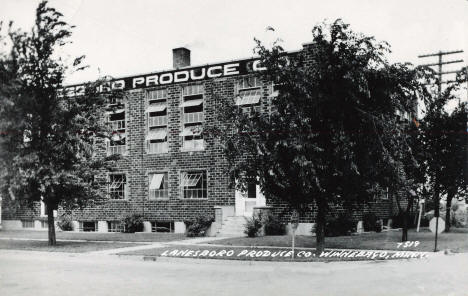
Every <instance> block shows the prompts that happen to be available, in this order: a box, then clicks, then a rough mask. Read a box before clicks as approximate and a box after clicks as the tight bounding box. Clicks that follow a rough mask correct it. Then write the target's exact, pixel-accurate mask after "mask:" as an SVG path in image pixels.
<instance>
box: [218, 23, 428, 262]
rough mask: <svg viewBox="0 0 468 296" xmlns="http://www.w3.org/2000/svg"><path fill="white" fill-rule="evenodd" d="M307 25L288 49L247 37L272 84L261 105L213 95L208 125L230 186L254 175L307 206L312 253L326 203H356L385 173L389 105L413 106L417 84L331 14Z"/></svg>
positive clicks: (275, 192) (389, 155)
mask: <svg viewBox="0 0 468 296" xmlns="http://www.w3.org/2000/svg"><path fill="white" fill-rule="evenodd" d="M312 32H313V42H312V46H311V47H310V48H308V49H307V50H306V51H305V52H303V53H299V54H296V55H287V54H286V53H285V52H284V50H283V48H282V47H281V46H280V45H279V44H278V43H277V42H276V43H274V44H273V46H272V48H271V49H268V48H266V47H265V46H264V45H263V44H262V43H261V42H259V41H257V47H256V52H257V53H258V54H259V56H260V60H261V64H262V65H263V66H264V67H266V70H265V71H264V72H263V78H264V81H272V82H273V83H274V85H275V88H276V89H277V90H278V93H277V96H276V93H274V96H272V97H273V98H272V101H271V103H270V111H271V112H269V113H268V114H266V113H257V112H255V110H253V111H252V112H251V113H246V112H243V108H240V107H237V106H236V105H235V104H234V102H230V104H229V102H220V105H221V106H224V107H221V108H222V112H220V117H221V118H220V120H221V122H225V125H224V126H223V127H222V130H221V131H217V134H219V135H220V136H219V137H220V139H221V143H222V144H223V145H224V147H225V151H226V157H227V161H228V163H229V166H228V167H229V171H230V173H231V175H232V176H233V178H235V179H236V180H237V187H238V188H239V189H242V190H245V188H246V186H247V184H248V183H251V182H255V183H256V184H259V185H260V187H261V189H262V191H263V192H264V193H265V195H266V197H267V199H269V200H270V201H272V200H280V201H283V202H286V203H287V204H288V205H289V206H290V207H291V208H292V209H293V210H294V211H297V212H298V213H299V215H303V214H304V213H306V212H307V211H311V210H312V208H311V207H314V208H315V211H316V219H315V221H316V238H317V252H319V253H320V252H321V251H322V250H323V249H324V240H325V238H324V236H325V224H326V219H327V214H328V211H329V206H330V205H332V204H333V205H336V204H338V205H343V206H344V207H345V208H352V207H355V206H359V205H362V204H363V203H365V202H367V201H369V200H370V199H371V198H373V196H374V195H376V194H379V193H380V192H382V190H383V188H385V186H388V185H389V184H391V180H393V179H395V177H394V176H395V175H397V173H396V170H394V169H393V166H391V165H389V163H391V162H392V161H394V160H393V157H394V151H393V150H392V149H394V148H392V145H393V144H395V141H398V138H397V137H395V128H396V127H398V122H397V119H396V116H395V112H396V110H401V111H408V112H409V111H410V110H411V109H412V108H413V104H414V101H415V93H416V92H418V91H419V90H420V89H419V87H420V85H419V84H418V83H417V81H416V79H415V78H416V76H417V72H416V71H415V70H411V69H409V66H408V65H405V64H395V65H390V64H389V63H388V62H387V61H386V60H385V54H386V53H387V52H388V45H387V44H386V43H383V42H377V41H375V39H374V38H373V37H368V36H364V35H362V34H358V33H355V32H353V31H351V30H350V29H349V25H347V24H344V23H343V22H342V21H341V20H336V21H335V22H334V23H332V24H331V25H326V24H320V25H317V26H315V27H314V29H313V31H312ZM400 146H401V148H400V149H406V147H405V144H404V143H403V145H400ZM389 173H391V174H392V177H391V178H390V177H388V174H389Z"/></svg>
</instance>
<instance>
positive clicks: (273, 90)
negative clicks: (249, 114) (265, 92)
mask: <svg viewBox="0 0 468 296" xmlns="http://www.w3.org/2000/svg"><path fill="white" fill-rule="evenodd" d="M269 93H270V95H269V96H268V116H270V118H271V115H272V114H273V113H276V112H278V108H277V106H276V105H275V104H274V102H273V101H274V100H276V98H277V97H278V95H279V90H278V84H275V83H271V85H270V90H269Z"/></svg>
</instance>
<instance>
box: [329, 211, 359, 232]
mask: <svg viewBox="0 0 468 296" xmlns="http://www.w3.org/2000/svg"><path fill="white" fill-rule="evenodd" d="M355 224H356V223H355V221H354V220H353V218H352V216H351V214H350V213H347V212H346V213H340V214H338V216H333V217H329V218H328V219H327V223H326V226H325V235H326V236H343V235H349V234H351V232H353V231H355Z"/></svg>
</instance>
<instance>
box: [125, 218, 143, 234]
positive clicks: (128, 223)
mask: <svg viewBox="0 0 468 296" xmlns="http://www.w3.org/2000/svg"><path fill="white" fill-rule="evenodd" d="M122 223H123V224H124V232H126V233H135V232H140V231H143V217H142V216H141V215H139V214H133V215H130V216H127V217H125V218H124V219H123V220H122Z"/></svg>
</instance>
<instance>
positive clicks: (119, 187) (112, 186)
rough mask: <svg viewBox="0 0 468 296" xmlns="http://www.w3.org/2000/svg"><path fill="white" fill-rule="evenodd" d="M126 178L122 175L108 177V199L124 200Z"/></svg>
mask: <svg viewBox="0 0 468 296" xmlns="http://www.w3.org/2000/svg"><path fill="white" fill-rule="evenodd" d="M126 183H127V180H126V176H125V175H123V174H113V175H109V197H110V199H125V190H126V187H127V184H126Z"/></svg>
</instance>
